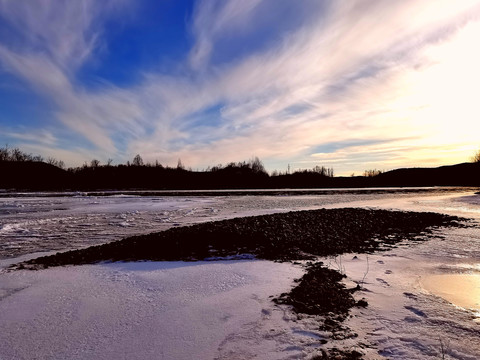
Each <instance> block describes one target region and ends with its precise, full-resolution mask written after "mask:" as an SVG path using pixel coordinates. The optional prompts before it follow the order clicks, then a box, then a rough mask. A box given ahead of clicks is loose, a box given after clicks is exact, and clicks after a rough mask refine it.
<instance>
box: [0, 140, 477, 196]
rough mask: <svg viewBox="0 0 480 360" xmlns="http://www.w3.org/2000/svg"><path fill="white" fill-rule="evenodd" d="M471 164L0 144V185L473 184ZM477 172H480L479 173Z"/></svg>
mask: <svg viewBox="0 0 480 360" xmlns="http://www.w3.org/2000/svg"><path fill="white" fill-rule="evenodd" d="M472 161H473V162H474V164H472V163H470V164H467V165H465V164H459V165H462V167H456V168H455V169H453V168H452V169H449V168H448V167H445V169H440V168H439V169H421V168H418V169H397V170H392V171H388V172H383V171H380V170H376V169H373V170H365V171H364V173H363V174H362V176H355V175H354V174H352V176H350V177H335V176H334V170H333V168H327V167H324V166H318V165H317V166H315V167H313V168H311V169H299V170H295V171H293V172H291V171H290V166H289V167H288V170H287V171H284V172H280V171H277V170H275V171H273V172H272V173H271V174H269V173H268V172H267V171H266V169H265V166H264V165H263V163H262V161H261V160H260V159H259V158H258V157H253V158H251V159H250V160H248V161H242V162H231V163H228V164H226V165H222V164H218V165H215V166H212V167H208V168H207V169H205V170H201V171H194V170H192V169H187V168H186V167H185V165H184V164H183V163H182V161H181V160H180V159H179V160H178V163H177V166H176V167H169V166H164V165H162V164H160V163H159V162H158V161H155V162H154V163H150V162H144V160H143V158H142V157H141V156H140V155H139V154H137V155H135V156H134V157H133V159H132V160H131V161H127V162H126V164H118V165H113V160H112V159H108V161H107V162H106V163H105V164H102V163H101V162H100V161H99V160H97V159H93V160H91V161H90V162H89V163H87V162H85V163H84V164H83V166H80V167H75V168H68V169H67V168H66V167H65V163H64V162H63V161H61V160H57V159H55V158H52V157H49V158H46V159H45V158H43V157H42V156H40V155H32V154H28V153H25V152H23V151H21V150H20V149H18V148H9V147H8V146H5V147H3V148H0V174H1V176H0V189H2V188H3V189H8V188H15V189H27V190H28V189H31V190H37V189H47V190H67V189H71V190H94V189H112V190H115V189H118V190H121V189H158V190H162V189H191V190H193V189H199V190H200V189H253V188H257V189H259V188H265V189H272V188H322V187H368V186H433V185H447V184H451V185H462V184H469V185H472V184H473V185H475V184H476V183H477V182H479V181H480V180H479V181H477V180H476V179H480V176H478V175H480V173H479V170H478V169H479V167H478V166H474V168H471V167H469V165H478V164H480V151H479V152H477V153H476V158H472ZM477 173H478V175H477Z"/></svg>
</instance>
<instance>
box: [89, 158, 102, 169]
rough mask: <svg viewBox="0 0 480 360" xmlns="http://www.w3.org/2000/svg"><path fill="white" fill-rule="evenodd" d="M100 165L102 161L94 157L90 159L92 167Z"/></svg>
mask: <svg viewBox="0 0 480 360" xmlns="http://www.w3.org/2000/svg"><path fill="white" fill-rule="evenodd" d="M99 166H100V161H99V160H97V159H93V160H92V161H90V167H92V168H97V167H99Z"/></svg>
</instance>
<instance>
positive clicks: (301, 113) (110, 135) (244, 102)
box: [0, 0, 480, 173]
mask: <svg viewBox="0 0 480 360" xmlns="http://www.w3.org/2000/svg"><path fill="white" fill-rule="evenodd" d="M14 3H18V2H9V1H1V2H0V14H1V15H2V17H3V18H8V19H9V20H8V21H9V22H10V24H11V26H12V28H14V29H15V33H16V34H20V35H18V36H21V37H23V38H25V39H26V40H25V41H23V42H22V45H21V46H17V45H15V44H13V43H3V44H0V62H1V64H2V65H3V68H4V69H7V70H8V71H10V72H11V73H13V74H16V75H17V76H19V77H21V78H23V79H24V80H25V81H27V82H28V83H29V84H30V85H31V86H32V87H33V88H34V89H35V90H36V91H37V92H39V93H41V94H43V95H44V96H46V97H47V98H48V99H50V100H51V102H52V103H53V104H54V105H55V108H56V109H57V110H56V118H57V119H58V121H59V122H60V123H62V124H63V125H65V126H67V127H68V128H70V129H71V130H72V131H74V132H76V133H78V134H81V135H82V136H83V137H84V138H86V139H88V140H89V141H90V142H91V143H92V144H94V146H95V147H96V149H97V151H98V154H99V155H103V157H104V158H107V157H115V158H118V157H120V158H122V157H126V156H128V157H130V156H132V155H134V154H136V153H141V154H142V155H143V156H144V158H146V159H147V160H154V159H159V160H160V161H162V162H165V163H173V162H175V161H176V159H177V158H178V157H181V158H182V160H183V162H184V163H186V164H187V165H191V166H193V167H205V166H207V165H209V164H214V163H218V162H228V161H237V160H243V159H246V158H249V157H251V156H252V155H258V156H260V157H261V158H263V159H264V160H266V161H267V164H268V163H270V164H277V163H279V162H282V161H283V162H284V163H286V162H293V163H295V162H297V163H298V165H297V166H298V167H309V166H313V165H315V164H318V163H319V162H321V161H328V162H329V163H330V164H332V165H333V166H334V167H335V168H336V170H337V169H338V170H337V173H342V172H347V171H361V170H362V169H363V168H364V167H365V168H368V167H377V168H391V167H397V166H401V165H402V164H408V162H409V161H410V162H411V163H412V164H420V163H422V161H424V160H425V159H429V160H430V164H432V162H431V159H432V158H433V157H434V154H441V156H440V155H439V156H438V163H439V164H440V163H442V162H448V161H449V160H451V161H458V160H457V159H458V158H461V156H464V154H466V153H468V151H470V149H472V148H473V146H474V145H473V144H474V143H475V142H476V141H477V139H475V135H474V134H478V133H479V130H480V128H479V126H480V125H477V124H479V122H478V118H479V115H480V110H479V109H478V106H477V105H476V99H475V95H474V94H476V93H477V94H478V90H479V89H478V87H479V84H480V79H479V72H478V70H477V66H478V63H479V60H480V52H478V51H476V50H475V49H476V47H475V43H476V39H478V38H479V36H480V21H479V19H480V6H479V2H478V1H462V2H461V3H459V2H455V3H453V2H451V1H437V2H421V1H401V2H391V1H322V2H319V1H305V2H301V3H298V2H297V3H296V4H297V5H296V6H297V8H298V9H300V10H298V12H296V13H295V14H294V15H295V16H296V17H297V18H298V19H297V22H291V23H289V24H285V26H284V29H283V30H284V31H283V32H281V31H279V33H281V36H273V37H272V38H271V39H270V41H266V42H264V43H262V46H253V45H252V46H251V47H248V45H249V44H253V43H254V42H255V37H256V36H257V35H258V34H259V33H260V32H261V31H262V30H263V29H264V27H263V26H264V24H262V22H261V21H259V19H260V20H261V16H260V17H259V14H261V15H262V16H263V15H264V14H268V13H270V14H275V7H276V6H277V7H280V6H281V5H280V4H283V3H287V1H283V0H282V1H281V2H279V3H278V4H277V3H276V2H261V1H259V0H249V1H241V2H238V1H221V2H216V1H200V2H198V3H197V5H196V7H195V9H194V12H193V14H192V16H191V18H190V20H191V23H190V24H189V25H188V28H189V30H190V32H191V36H192V39H193V45H192V48H191V49H190V50H189V52H188V53H187V54H185V64H184V67H183V69H184V71H183V72H179V71H175V72H173V73H167V72H165V71H163V72H156V73H155V72H152V71H150V72H148V73H144V74H143V77H142V80H141V81H140V82H139V83H137V84H135V85H130V86H129V87H119V86H117V85H115V84H112V83H103V84H102V83H99V85H98V86H97V87H95V89H93V90H92V89H89V88H87V87H84V86H82V84H81V83H80V82H79V81H78V79H76V77H75V71H76V70H77V69H79V68H81V66H82V64H85V63H86V62H88V61H90V60H92V59H94V58H95V55H96V51H98V50H99V48H101V47H102V42H104V41H105V40H104V39H103V37H102V32H103V31H104V29H103V27H102V26H103V23H104V21H105V19H106V18H107V17H108V16H112V14H111V12H112V11H113V10H112V9H119V7H125V6H128V4H127V2H126V1H108V2H102V4H101V5H99V4H98V3H97V2H94V1H83V2H74V4H73V3H71V2H67V1H54V0H51V1H41V2H38V4H41V5H38V9H33V7H32V8H30V7H29V6H27V5H24V3H22V5H20V6H15V5H12V4H14ZM302 7H303V8H302ZM34 10H36V11H38V14H39V15H38V16H37V17H35V16H34V15H33V14H34V12H33V11H34ZM79 14H81V15H79ZM273 18H274V17H273ZM276 20H277V22H278V21H280V20H281V19H276ZM265 21H267V20H265ZM268 21H273V20H271V19H270V20H268ZM49 24H50V25H49ZM53 25H55V26H53ZM276 26H279V27H281V26H282V25H281V23H280V25H279V24H277V25H276ZM279 30H281V29H279ZM239 39H241V43H240V44H244V45H245V47H246V48H247V50H245V49H244V48H242V46H239V45H238V44H237V43H236V44H235V46H233V49H234V52H233V55H232V53H231V52H232V49H231V48H229V49H227V50H229V51H227V52H229V54H228V56H225V57H222V56H220V55H222V52H225V51H226V49H225V44H228V43H229V42H232V43H235V40H239ZM248 49H250V50H248ZM235 55H236V56H235ZM218 59H222V61H218ZM132 71H135V70H134V69H132ZM140 71H141V69H140ZM465 128H469V131H468V132H465V131H464V129H465ZM470 129H472V130H470ZM358 139H362V140H364V141H365V145H356V146H352V141H355V140H358ZM333 142H336V143H338V144H340V147H337V148H335V149H331V150H329V151H326V152H318V151H317V150H318V148H319V146H320V145H322V144H329V143H333ZM341 144H345V146H343V147H342V146H341ZM442 148H443V149H448V151H443V152H442V150H441V149H442ZM455 149H458V151H457V150H455ZM93 150H94V149H93ZM93 154H94V153H93ZM359 154H361V156H360V155H359ZM96 157H99V158H102V156H96Z"/></svg>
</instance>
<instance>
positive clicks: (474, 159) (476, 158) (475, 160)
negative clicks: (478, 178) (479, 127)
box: [472, 150, 480, 163]
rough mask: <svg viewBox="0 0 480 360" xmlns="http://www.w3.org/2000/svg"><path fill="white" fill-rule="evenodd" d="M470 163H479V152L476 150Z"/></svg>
mask: <svg viewBox="0 0 480 360" xmlns="http://www.w3.org/2000/svg"><path fill="white" fill-rule="evenodd" d="M472 162H474V163H480V150H477V151H476V152H475V154H474V155H473V156H472Z"/></svg>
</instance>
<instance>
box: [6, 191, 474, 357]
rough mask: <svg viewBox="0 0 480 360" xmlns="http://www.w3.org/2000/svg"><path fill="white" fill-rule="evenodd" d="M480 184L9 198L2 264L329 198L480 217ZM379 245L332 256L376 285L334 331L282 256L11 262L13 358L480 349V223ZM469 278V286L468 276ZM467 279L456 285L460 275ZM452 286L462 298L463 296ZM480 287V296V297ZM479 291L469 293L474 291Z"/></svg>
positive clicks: (356, 278)
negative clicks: (277, 298) (297, 288)
mask: <svg viewBox="0 0 480 360" xmlns="http://www.w3.org/2000/svg"><path fill="white" fill-rule="evenodd" d="M475 191H476V190H474V189H428V190H425V191H423V190H422V191H419V190H418V189H412V190H411V191H410V190H406V189H402V190H399V191H393V190H386V191H385V190H382V191H370V190H369V191H365V190H361V191H360V190H358V191H356V190H352V191H322V192H319V193H318V194H312V193H309V194H308V195H306V194H303V195H302V194H300V193H299V194H295V193H292V192H286V193H285V194H283V195H282V194H278V193H276V195H268V194H262V195H256V196H251V195H249V196H242V195H240V194H238V195H234V196H223V195H222V194H216V195H215V196H201V195H198V194H197V196H178V195H177V196H166V195H165V194H161V195H149V196H140V195H135V194H131V193H130V194H128V195H126V194H123V195H122V194H119V193H115V194H110V196H103V195H104V194H102V196H99V195H95V194H90V195H88V194H68V196H63V195H64V194H56V195H55V196H52V194H28V196H25V194H8V196H6V195H5V194H4V195H5V196H3V195H2V196H0V268H1V267H5V266H6V265H8V264H10V263H12V262H16V261H18V260H19V259H20V258H24V257H29V256H34V255H33V254H36V253H38V252H51V251H56V250H65V249H72V248H79V247H84V246H88V245H92V244H99V243H104V242H109V241H113V240H117V239H121V238H123V237H126V236H128V235H133V234H139V233H147V232H152V231H159V230H163V229H167V228H169V227H172V226H181V225H188V224H193V223H198V222H203V221H210V220H217V219H226V218H232V217H239V216H248V215H257V214H266V213H272V212H284V211H291V210H300V209H314V208H320V207H326V208H330V207H345V206H348V207H369V208H384V209H400V210H411V211H434V212H440V213H447V214H452V215H457V216H462V217H467V218H472V219H475V220H476V221H480V195H475ZM436 234H437V235H438V237H437V238H433V239H431V240H429V241H427V242H421V243H417V244H410V245H406V244H405V246H399V247H398V248H395V249H392V250H389V251H386V252H382V253H377V254H373V255H369V256H368V257H367V256H366V255H358V256H355V255H356V254H346V255H343V256H342V257H340V258H336V259H323V260H324V261H325V262H326V263H327V264H329V266H331V267H332V268H336V269H337V270H341V271H343V272H345V273H346V275H347V276H348V278H347V282H348V283H349V284H351V285H352V286H353V285H354V284H355V282H362V283H364V287H365V288H366V291H362V292H360V293H357V295H356V297H362V296H364V297H365V298H366V299H367V301H368V303H369V306H368V307H367V308H365V309H355V310H353V311H352V317H350V318H349V319H347V321H346V325H348V326H349V327H350V328H351V329H352V331H353V332H355V333H357V334H358V335H359V336H358V338H357V337H354V338H347V339H344V340H338V341H336V342H334V341H331V340H330V339H328V338H326V334H325V333H324V332H322V331H320V330H319V329H318V319H315V318H310V317H305V318H304V319H303V320H298V319H296V317H295V316H293V315H292V314H291V313H289V312H288V311H285V309H284V308H281V307H278V306H275V305H274V304H273V303H272V302H271V301H270V298H269V296H272V295H278V294H279V293H281V292H284V291H287V290H288V288H289V287H291V286H292V284H293V279H294V278H298V277H300V276H301V274H302V268H301V267H300V266H296V265H292V264H285V263H284V264H278V263H273V262H268V261H252V260H249V261H230V262H229V261H219V262H196V263H182V262H163V263H162V262H150V263H114V264H97V265H86V266H73V267H66V268H52V269H47V270H41V271H14V272H2V271H1V270H0V359H2V360H4V359H30V358H38V359H64V358H70V359H83V358H97V359H110V358H119V359H120V358H129V359H144V358H159V359H191V358H196V359H249V358H254V357H255V356H256V357H257V358H262V359H293V358H294V359H298V358H307V359H308V358H309V357H311V356H313V354H315V352H316V349H317V348H318V346H319V344H320V343H321V341H322V340H323V339H328V343H327V344H326V345H325V346H327V347H328V346H338V347H341V348H344V349H347V350H361V351H362V352H363V353H364V354H365V358H366V359H379V358H388V359H432V360H433V359H438V358H446V359H448V358H450V359H467V360H473V359H479V358H480V346H479V345H478V339H479V338H480V321H479V319H480V295H478V294H480V292H479V291H478V290H479V289H480V283H479V279H480V232H479V228H478V227H477V228H475V227H470V228H455V229H443V230H441V232H440V230H437V232H436ZM459 284H460V286H459ZM455 286H456V287H455ZM452 289H454V290H453V292H454V293H455V294H453V295H455V296H456V297H450V296H451V295H452V294H451V293H452ZM476 294H477V295H476ZM464 300H467V301H466V302H462V301H464Z"/></svg>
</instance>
